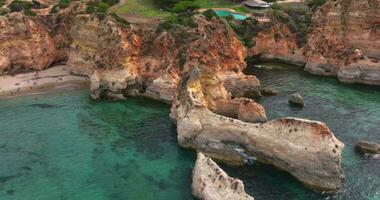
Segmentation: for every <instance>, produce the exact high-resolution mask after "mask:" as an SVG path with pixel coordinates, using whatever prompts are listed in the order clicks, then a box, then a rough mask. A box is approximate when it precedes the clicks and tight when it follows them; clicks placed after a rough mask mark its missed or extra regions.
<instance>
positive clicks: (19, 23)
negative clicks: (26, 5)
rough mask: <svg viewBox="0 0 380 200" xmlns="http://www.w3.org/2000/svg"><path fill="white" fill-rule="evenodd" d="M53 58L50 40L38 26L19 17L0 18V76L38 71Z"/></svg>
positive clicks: (52, 42)
mask: <svg viewBox="0 0 380 200" xmlns="http://www.w3.org/2000/svg"><path fill="white" fill-rule="evenodd" d="M54 58H55V45H54V41H53V38H52V37H50V35H49V33H48V31H47V30H46V29H45V28H44V27H43V26H42V25H41V24H38V23H36V22H35V21H33V20H32V19H30V18H29V17H26V16H24V15H22V14H21V13H10V14H8V15H6V16H0V73H4V72H15V71H18V70H29V69H33V70H42V69H45V68H47V67H49V66H50V65H51V64H52V63H53V61H54Z"/></svg>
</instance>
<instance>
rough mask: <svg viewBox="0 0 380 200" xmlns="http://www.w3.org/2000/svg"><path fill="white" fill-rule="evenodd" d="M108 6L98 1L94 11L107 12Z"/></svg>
mask: <svg viewBox="0 0 380 200" xmlns="http://www.w3.org/2000/svg"><path fill="white" fill-rule="evenodd" d="M108 8H110V6H109V5H108V4H106V3H104V2H100V3H99V4H98V5H97V6H96V12H99V13H107V10H108Z"/></svg>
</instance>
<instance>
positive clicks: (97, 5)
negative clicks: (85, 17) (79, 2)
mask: <svg viewBox="0 0 380 200" xmlns="http://www.w3.org/2000/svg"><path fill="white" fill-rule="evenodd" d="M109 7H110V6H109V5H108V4H107V3H104V2H101V1H89V2H87V8H86V12H87V13H88V14H92V13H98V14H100V15H105V14H106V13H107V11H108V9H109Z"/></svg>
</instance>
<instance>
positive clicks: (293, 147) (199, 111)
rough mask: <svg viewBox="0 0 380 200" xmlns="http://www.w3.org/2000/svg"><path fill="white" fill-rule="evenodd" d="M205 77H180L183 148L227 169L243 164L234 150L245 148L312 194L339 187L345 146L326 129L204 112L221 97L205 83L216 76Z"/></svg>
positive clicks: (180, 139)
mask: <svg viewBox="0 0 380 200" xmlns="http://www.w3.org/2000/svg"><path fill="white" fill-rule="evenodd" d="M205 73H206V72H205V71H203V70H202V69H199V70H194V71H192V72H191V73H190V74H188V76H187V77H184V78H183V79H182V82H181V84H180V86H179V87H180V88H178V92H179V93H178V95H177V99H176V102H175V103H173V105H172V112H175V113H174V114H173V113H172V116H174V117H176V120H177V132H178V143H179V144H180V145H181V146H183V147H187V148H195V149H197V150H198V151H201V152H203V153H205V154H206V155H208V156H210V157H213V158H215V159H218V160H222V161H225V162H227V163H230V164H242V163H244V158H243V157H242V156H241V155H240V153H239V151H237V150H236V147H239V148H243V149H244V150H245V151H246V152H247V154H249V155H253V156H255V157H257V159H258V160H260V161H262V162H265V163H268V164H271V165H274V166H276V167H277V168H279V169H282V170H285V171H287V172H289V173H290V174H292V175H293V176H294V177H295V178H297V179H298V180H299V181H301V182H302V183H304V184H305V185H307V186H309V187H311V188H313V189H316V190H320V191H326V192H333V191H336V190H338V189H339V188H340V187H342V182H343V180H344V175H343V171H342V168H341V160H342V157H341V154H342V149H343V147H344V145H343V143H341V142H340V141H339V140H338V139H336V138H335V136H334V134H333V133H332V132H331V131H330V130H329V129H328V127H327V126H326V125H325V124H323V123H321V122H316V121H309V120H302V119H293V118H286V119H279V120H273V121H270V122H267V123H264V124H257V123H247V122H243V121H241V120H237V119H233V118H228V117H225V116H222V115H218V114H215V113H214V112H211V111H210V109H208V102H209V100H207V99H206V98H207V96H208V95H209V94H217V93H220V94H223V93H224V92H223V91H222V90H223V88H222V87H220V84H217V81H214V83H215V84H212V83H210V82H209V81H206V80H210V76H213V78H212V79H214V80H215V79H218V76H217V75H210V74H207V75H205Z"/></svg>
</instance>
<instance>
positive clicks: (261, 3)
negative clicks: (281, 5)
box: [243, 0, 270, 8]
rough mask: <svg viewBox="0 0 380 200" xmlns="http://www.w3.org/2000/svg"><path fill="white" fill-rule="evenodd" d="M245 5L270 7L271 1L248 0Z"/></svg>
mask: <svg viewBox="0 0 380 200" xmlns="http://www.w3.org/2000/svg"><path fill="white" fill-rule="evenodd" d="M243 4H244V5H245V6H248V7H252V8H269V7H270V5H269V3H267V2H265V1H262V0H248V1H245V2H244V3H243Z"/></svg>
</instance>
